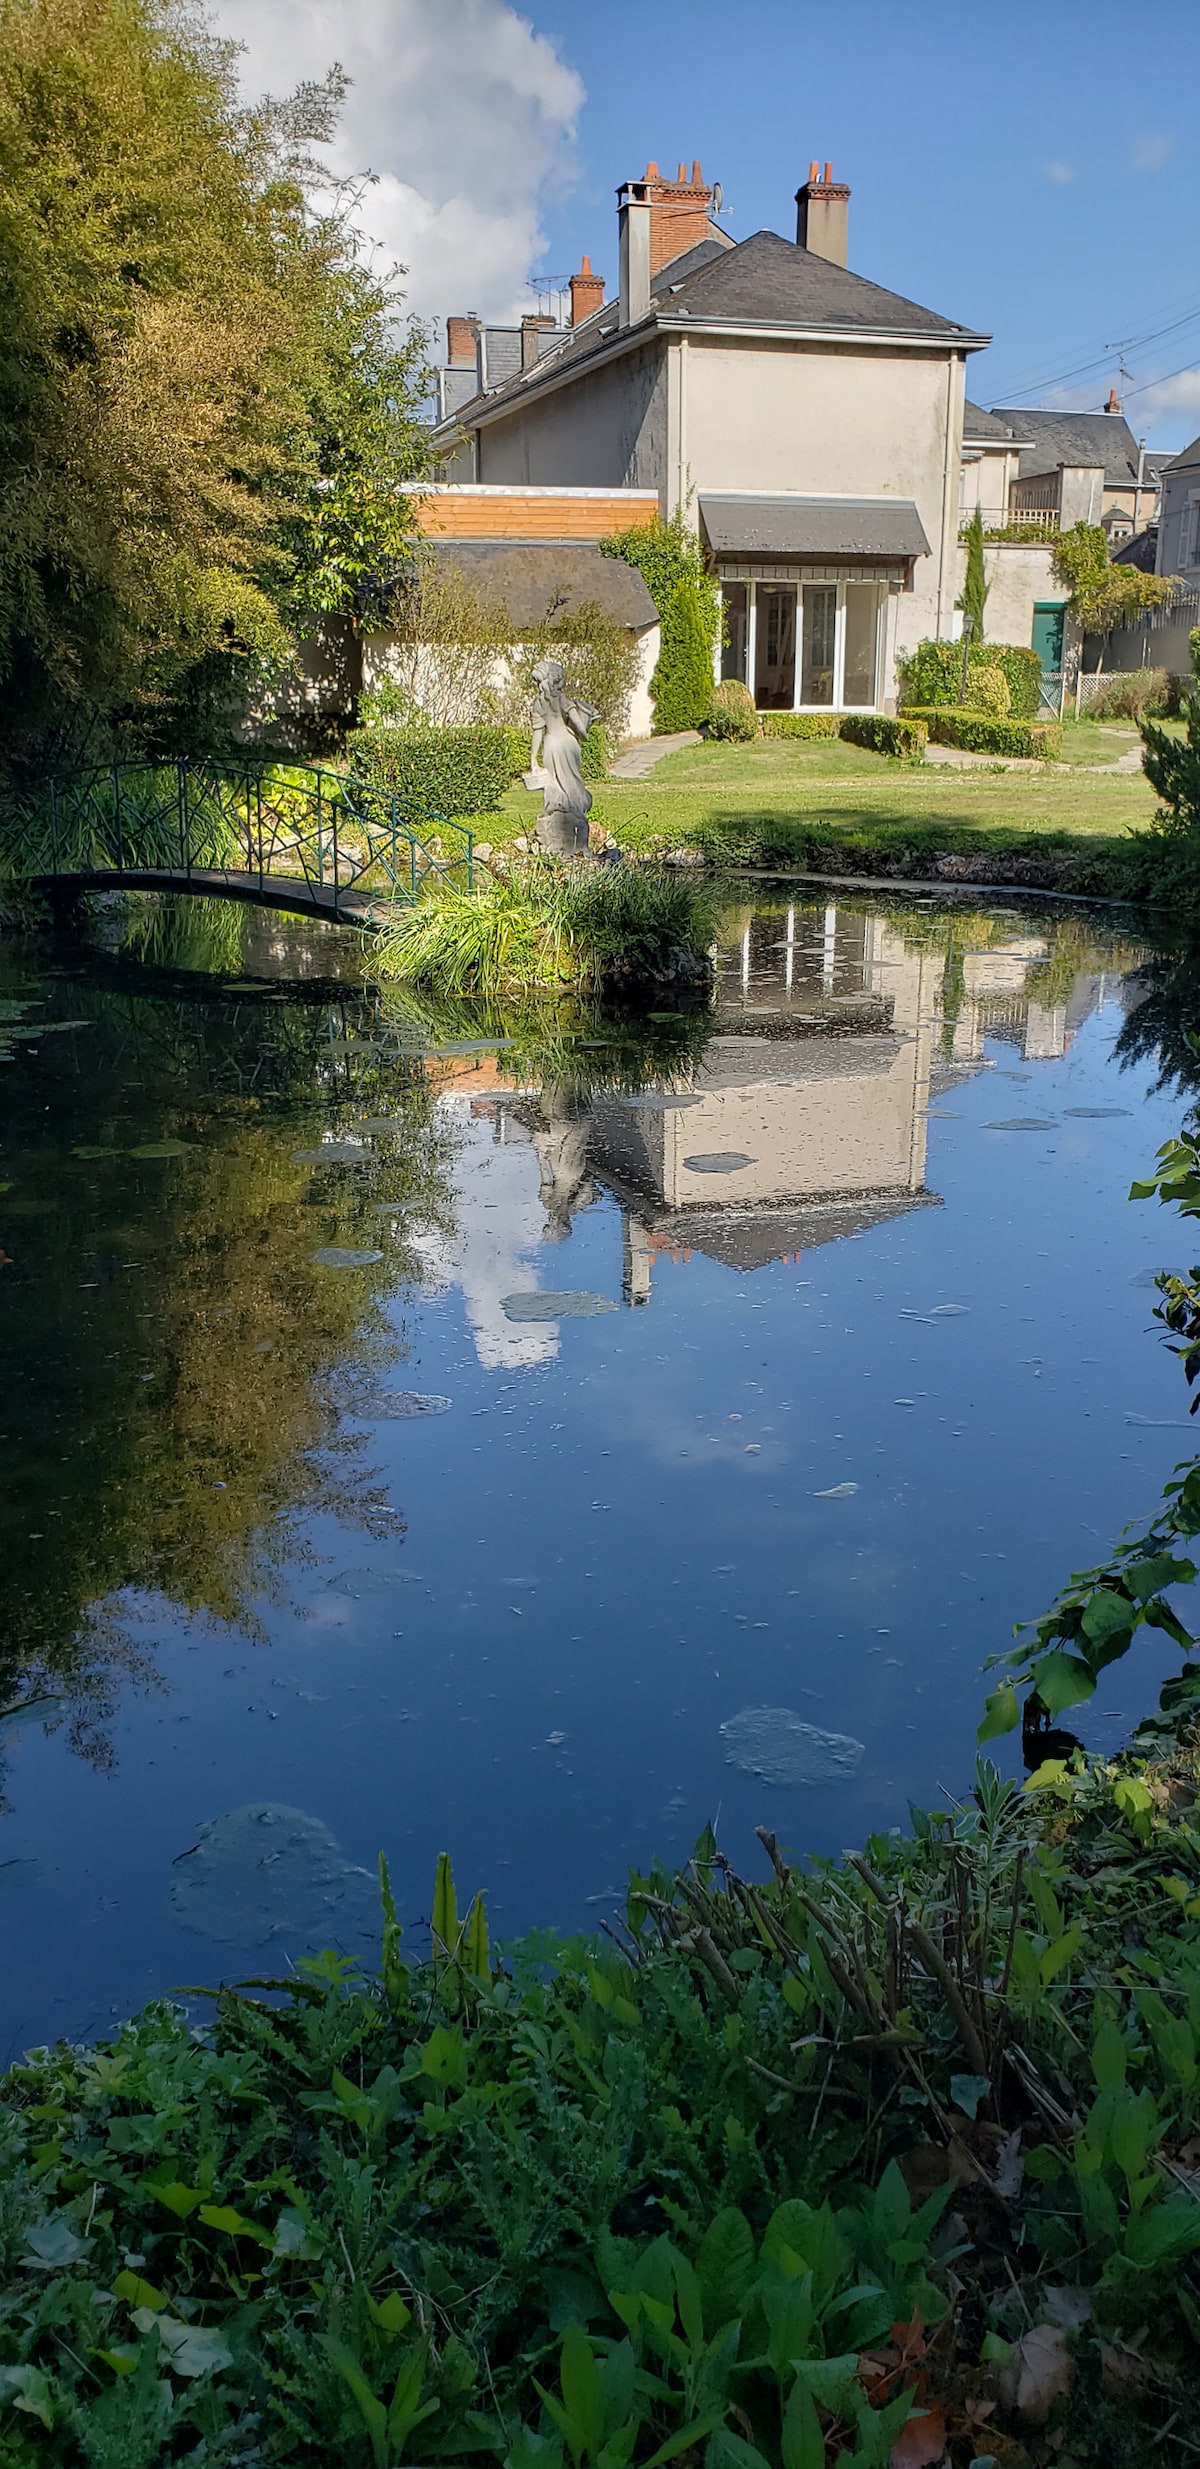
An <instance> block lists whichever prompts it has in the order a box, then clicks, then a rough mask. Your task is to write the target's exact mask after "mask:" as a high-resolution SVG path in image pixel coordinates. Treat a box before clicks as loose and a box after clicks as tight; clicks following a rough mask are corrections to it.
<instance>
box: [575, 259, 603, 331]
mask: <svg viewBox="0 0 1200 2469" xmlns="http://www.w3.org/2000/svg"><path fill="white" fill-rule="evenodd" d="M603 298H604V277H603V275H602V274H593V272H592V261H591V258H590V257H581V258H580V261H579V272H578V274H573V275H572V277H571V324H572V325H573V326H581V325H582V324H583V321H584V318H585V317H591V316H592V315H593V313H594V311H595V310H596V309H598V308H599V307H600V304H601V302H602V300H603Z"/></svg>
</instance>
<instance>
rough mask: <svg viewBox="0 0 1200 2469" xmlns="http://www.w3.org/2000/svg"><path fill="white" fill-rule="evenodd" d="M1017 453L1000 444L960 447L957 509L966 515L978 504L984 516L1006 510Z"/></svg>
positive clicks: (994, 514) (1001, 512)
mask: <svg viewBox="0 0 1200 2469" xmlns="http://www.w3.org/2000/svg"><path fill="white" fill-rule="evenodd" d="M1020 460H1021V458H1020V455H1019V454H1010V453H1008V452H1007V451H1006V449H1005V448H1004V447H1003V446H997V447H992V446H972V447H970V448H967V449H964V453H963V461H962V472H961V476H960V479H959V489H958V503H959V509H960V512H961V513H963V514H964V515H970V514H971V513H972V512H973V510H974V508H975V507H976V506H982V508H983V511H984V515H985V517H986V516H988V515H989V514H990V515H992V516H993V517H994V516H996V515H1004V514H1007V512H1008V492H1009V487H1010V485H1011V483H1012V482H1013V481H1014V480H1015V479H1016V476H1017V470H1018V467H1019V465H1020Z"/></svg>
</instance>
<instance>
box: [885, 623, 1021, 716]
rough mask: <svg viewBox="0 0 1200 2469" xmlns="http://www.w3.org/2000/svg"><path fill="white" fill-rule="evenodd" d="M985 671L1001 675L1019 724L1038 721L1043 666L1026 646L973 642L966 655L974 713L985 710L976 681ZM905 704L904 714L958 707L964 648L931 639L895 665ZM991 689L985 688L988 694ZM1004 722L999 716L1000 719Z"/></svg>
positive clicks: (901, 696)
mask: <svg viewBox="0 0 1200 2469" xmlns="http://www.w3.org/2000/svg"><path fill="white" fill-rule="evenodd" d="M982 669H989V670H993V671H999V673H1000V674H1001V676H1002V677H1003V678H1004V679H1005V681H1006V683H1007V686H1008V698H1009V699H1008V710H1009V712H1010V713H1011V715H1012V717H1013V719H1014V720H1016V719H1020V720H1032V719H1034V718H1035V717H1036V714H1037V710H1038V704H1039V700H1040V690H1041V678H1042V664H1041V661H1040V660H1039V658H1038V655H1037V653H1036V652H1035V651H1034V650H1033V648H1032V646H1031V645H1029V644H1026V643H973V644H972V645H971V646H970V649H969V651H968V653H967V679H968V688H967V691H968V694H969V696H970V706H969V708H970V709H971V710H972V711H975V710H978V709H980V708H988V709H990V703H989V704H988V705H986V706H982V707H981V705H980V700H979V696H978V694H977V693H976V686H975V681H976V679H977V677H978V676H979V673H980V671H981V670H982ZM896 675H897V677H898V679H899V681H900V701H901V706H902V708H903V709H904V710H905V711H908V710H910V709H917V710H921V711H923V710H925V709H926V708H927V707H929V706H930V705H932V704H938V703H941V704H946V703H957V702H958V698H959V693H960V690H961V687H962V644H961V643H946V642H940V641H933V640H927V641H926V642H924V643H918V645H917V648H916V650H915V651H913V652H906V653H904V654H902V656H901V658H900V659H899V660H898V661H897V663H896ZM986 691H987V689H985V692H986ZM995 716H996V717H997V718H999V717H1001V715H1000V714H999V713H997V714H996V715H995Z"/></svg>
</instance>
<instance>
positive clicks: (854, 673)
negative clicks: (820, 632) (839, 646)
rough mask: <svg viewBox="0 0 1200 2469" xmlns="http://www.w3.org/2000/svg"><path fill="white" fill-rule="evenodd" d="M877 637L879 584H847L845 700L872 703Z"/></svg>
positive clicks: (873, 699)
mask: <svg viewBox="0 0 1200 2469" xmlns="http://www.w3.org/2000/svg"><path fill="white" fill-rule="evenodd" d="M878 637H879V586H878V584H877V583H847V585H846V640H845V655H844V657H845V676H844V682H843V686H842V701H843V703H848V704H851V705H856V704H865V705H866V706H867V707H868V708H870V707H871V706H873V704H874V702H875V670H876V647H877V643H878Z"/></svg>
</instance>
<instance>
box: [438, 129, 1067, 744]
mask: <svg viewBox="0 0 1200 2469" xmlns="http://www.w3.org/2000/svg"><path fill="white" fill-rule="evenodd" d="M683 168H684V167H683V166H681V167H680V169H681V174H682V173H683ZM849 199H850V191H849V189H848V188H847V186H846V185H845V183H843V182H840V181H836V180H835V179H834V178H833V172H832V167H831V166H830V165H829V164H826V165H825V166H824V169H823V171H822V167H821V166H820V165H819V164H817V163H814V164H813V165H812V166H811V168H810V174H809V178H808V180H807V181H806V182H805V184H804V185H803V187H802V188H801V189H800V190H799V191H798V193H797V198H796V209H797V224H796V237H795V240H789V239H784V238H782V237H781V236H780V235H779V234H778V233H776V232H770V231H761V232H756V233H755V234H754V235H753V236H752V237H751V238H750V239H748V240H744V241H741V242H737V243H735V242H733V241H731V240H730V238H729V236H728V234H726V233H725V232H723V231H722V230H721V229H720V227H719V225H718V224H717V223H716V221H715V206H716V198H715V194H714V192H713V190H712V189H711V188H710V187H708V186H707V185H706V184H705V182H704V181H703V178H702V176H701V172H700V166H699V164H694V165H693V166H692V175H691V177H690V179H689V178H684V177H681V178H680V180H678V181H674V182H667V181H664V180H662V179H661V177H660V175H659V173H658V170H657V167H656V166H655V165H653V164H650V165H648V166H647V170H646V173H645V176H644V177H643V178H642V179H639V180H633V181H626V182H625V183H624V184H623V186H622V187H621V189H620V190H619V191H618V241H619V263H620V279H619V283H618V286H617V293H616V297H615V298H610V299H605V298H603V297H601V299H600V300H598V301H596V302H595V305H591V306H589V305H588V295H586V294H581V295H580V296H579V297H578V299H576V297H575V294H574V291H573V295H572V322H571V323H570V324H569V325H565V326H562V327H560V328H559V329H558V330H557V332H555V333H553V334H551V333H548V332H547V331H546V330H544V329H539V331H538V334H537V336H536V338H534V337H533V336H532V334H531V335H530V337H529V341H528V345H527V349H526V355H525V357H524V360H523V363H522V365H521V366H519V367H514V368H512V370H511V373H508V374H506V375H504V376H503V377H501V378H499V379H492V380H488V379H487V377H486V375H483V376H482V377H481V370H482V358H481V347H476V349H475V361H474V366H475V374H476V380H477V386H476V392H475V393H474V395H472V396H471V397H469V398H468V399H465V400H456V401H455V403H454V410H453V416H452V417H451V418H448V419H446V420H445V421H443V423H442V425H441V427H440V429H439V430H438V432H437V442H438V443H439V445H440V447H441V449H442V451H443V454H444V457H445V466H444V468H445V471H446V475H447V477H448V478H450V479H452V480H460V479H461V480H462V481H466V482H469V483H471V484H474V485H475V486H477V487H478V486H483V487H487V486H489V485H490V486H495V487H500V486H508V487H512V488H519V487H522V486H525V487H528V486H530V485H541V486H557V487H561V488H574V489H579V488H591V489H610V490H611V489H627V488H633V489H640V490H651V491H653V492H654V494H655V497H656V500H657V503H658V506H659V507H660V509H661V511H662V512H663V513H664V514H668V515H669V514H672V513H674V512H676V511H682V512H683V514H684V515H685V517H686V519H687V520H689V521H690V522H691V523H693V524H694V525H695V526H696V528H697V530H698V532H699V534H700V537H701V539H702V541H703V542H704V544H705V546H706V549H707V552H708V555H709V557H710V559H711V562H712V565H713V567H714V569H715V571H716V573H717V575H718V576H719V578H720V581H721V585H722V589H723V593H724V598H725V603H726V616H727V637H728V640H727V643H726V647H725V652H724V667H725V670H726V673H727V674H736V675H740V676H741V677H743V678H744V679H745V681H746V682H747V684H749V685H750V687H751V689H752V691H753V692H754V694H755V697H756V700H757V702H758V703H759V704H760V706H763V707H766V708H770V709H775V710H779V709H797V710H807V709H822V708H828V707H830V706H835V707H838V708H863V709H867V710H873V709H878V708H881V707H885V706H886V705H888V704H890V703H892V702H893V701H894V696H895V660H896V655H897V652H898V651H903V650H905V649H908V648H910V647H913V646H915V645H916V644H917V643H918V642H919V641H920V640H921V639H922V637H923V636H926V635H939V634H940V635H944V634H947V633H949V632H950V631H951V622H952V617H953V610H954V602H955V598H956V596H957V593H958V591H959V589H960V582H961V576H960V568H961V555H960V551H959V547H958V532H959V523H960V466H961V457H962V445H963V396H964V370H965V366H966V362H967V359H968V357H969V355H970V354H971V353H972V352H975V351H979V350H981V349H982V348H983V346H984V345H985V344H986V343H987V341H988V340H989V337H988V336H987V335H986V334H981V333H978V332H977V331H976V330H975V329H974V328H972V327H970V326H967V325H964V324H963V323H961V322H960V321H958V320H956V319H954V318H950V317H945V316H943V315H941V314H940V312H938V311H935V310H932V309H926V308H923V307H920V306H918V305H917V304H916V303H915V302H913V301H911V300H909V299H906V298H904V297H903V296H901V295H900V294H899V293H896V292H892V291H888V290H885V289H884V288H883V287H882V286H880V285H879V284H876V283H872V282H869V281H868V280H867V279H866V278H865V277H863V276H862V275H859V274H856V273H852V272H851V271H850V269H849V267H848V264H847V255H848V248H847V241H848V210H849ZM587 276H588V278H589V279H590V280H591V282H592V283H593V284H595V283H596V282H597V280H598V278H597V277H595V276H592V275H591V271H590V267H589V268H588V269H587ZM583 279H584V273H583V270H582V269H581V276H580V277H579V278H576V280H577V281H581V280H583ZM475 322H476V323H477V321H475ZM470 323H471V321H463V326H462V327H457V326H456V328H455V330H454V332H452V335H451V362H450V368H451V369H453V368H454V367H456V366H457V368H458V369H459V370H460V371H461V372H463V373H465V372H466V371H467V368H468V363H467V337H466V333H465V327H466V326H469V325H470ZM521 332H524V328H522V329H521ZM456 337H457V338H459V339H456ZM508 348H509V350H510V352H511V350H512V344H511V340H510V343H509V346H508ZM456 351H458V352H459V353H460V354H461V357H460V358H459V359H458V361H457V362H456V361H455V359H454V353H455V352H456ZM488 365H489V366H491V365H493V363H489V364H488ZM449 374H450V370H448V371H447V372H445V375H446V376H447V377H448V376H449ZM446 399H447V400H449V396H448V395H447V397H446ZM1023 639H1025V640H1028V634H1027V633H1026V635H1025V636H1024V638H1023Z"/></svg>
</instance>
